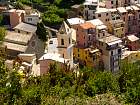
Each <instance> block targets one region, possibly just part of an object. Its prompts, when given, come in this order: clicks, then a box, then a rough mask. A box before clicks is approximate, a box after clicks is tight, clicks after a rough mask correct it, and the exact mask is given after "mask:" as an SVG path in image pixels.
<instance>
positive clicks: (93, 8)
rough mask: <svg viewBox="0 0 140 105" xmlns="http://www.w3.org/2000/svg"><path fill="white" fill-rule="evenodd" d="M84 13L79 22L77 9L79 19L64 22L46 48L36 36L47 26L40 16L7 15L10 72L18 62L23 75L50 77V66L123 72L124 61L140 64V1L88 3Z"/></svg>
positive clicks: (22, 12)
mask: <svg viewBox="0 0 140 105" xmlns="http://www.w3.org/2000/svg"><path fill="white" fill-rule="evenodd" d="M76 7H78V8H79V6H77V5H76ZM83 7H84V8H83V12H82V13H83V16H82V17H78V15H79V13H78V10H76V9H74V11H76V12H75V15H76V14H77V17H71V18H69V19H67V20H65V21H63V23H62V25H61V27H60V29H59V30H58V32H56V36H54V37H52V38H50V39H49V40H48V41H47V42H46V44H44V42H42V41H41V40H40V39H38V36H37V35H36V30H37V23H38V22H40V20H41V19H40V14H39V13H38V12H37V11H33V10H32V9H31V10H29V9H27V10H16V9H10V10H4V11H2V14H3V17H4V20H5V21H4V22H5V25H6V27H7V32H6V36H5V40H4V42H3V45H2V47H3V46H4V49H5V53H6V55H7V58H6V64H7V65H8V67H12V66H13V64H14V63H15V61H16V62H19V63H20V69H21V70H22V71H26V72H28V73H30V74H33V75H43V74H45V73H47V72H49V67H50V64H52V63H54V62H57V64H58V65H59V66H60V67H63V66H65V65H67V67H69V69H77V67H79V66H80V67H84V66H86V67H90V68H93V69H102V70H109V71H112V72H117V71H118V70H119V69H120V63H121V60H127V61H129V62H135V61H138V60H140V51H139V49H140V39H139V38H140V4H139V1H137V0H106V1H103V2H99V0H86V1H85V2H84V3H83ZM80 12H81V11H80ZM0 50H1V49H0Z"/></svg>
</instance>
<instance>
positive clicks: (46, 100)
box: [0, 61, 140, 105]
mask: <svg viewBox="0 0 140 105" xmlns="http://www.w3.org/2000/svg"><path fill="white" fill-rule="evenodd" d="M139 67H140V66H139V62H138V63H135V64H130V63H126V62H125V63H123V66H122V67H121V72H120V73H119V74H117V75H116V74H112V73H111V72H98V71H94V70H92V69H89V68H84V69H83V70H80V71H79V73H78V75H77V73H76V72H72V71H70V70H69V69H68V68H67V67H66V66H62V67H61V68H60V67H59V66H57V65H56V64H51V65H50V67H49V73H48V74H46V75H43V76H39V77H29V78H27V79H26V80H25V81H24V82H22V81H21V77H20V75H19V74H18V72H17V71H16V70H12V71H8V69H7V68H6V67H5V65H4V62H3V61H1V62H0V104H10V105H13V104H20V105H48V104H68V105H74V104H77V105H81V104H85V105H91V104H101V105H102V104H109V105H121V104H122V103H123V104H124V102H125V103H133V104H136V105H138V104H139V102H140V78H139V76H140V71H139ZM122 100H123V101H122Z"/></svg>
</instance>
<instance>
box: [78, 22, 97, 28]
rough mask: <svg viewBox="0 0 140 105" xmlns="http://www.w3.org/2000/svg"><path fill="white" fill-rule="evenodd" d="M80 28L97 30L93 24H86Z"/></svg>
mask: <svg viewBox="0 0 140 105" xmlns="http://www.w3.org/2000/svg"><path fill="white" fill-rule="evenodd" d="M80 27H82V28H83V29H90V28H95V26H94V25H93V24H92V23H90V22H86V23H83V24H80Z"/></svg>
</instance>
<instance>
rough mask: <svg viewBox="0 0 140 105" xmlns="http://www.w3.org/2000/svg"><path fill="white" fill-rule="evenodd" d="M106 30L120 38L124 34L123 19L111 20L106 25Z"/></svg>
mask: <svg viewBox="0 0 140 105" xmlns="http://www.w3.org/2000/svg"><path fill="white" fill-rule="evenodd" d="M108 31H109V33H110V34H113V35H115V36H116V37H119V38H122V37H124V35H125V30H124V21H123V20H120V19H118V20H111V21H110V22H109V25H108Z"/></svg>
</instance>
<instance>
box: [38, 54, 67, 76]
mask: <svg viewBox="0 0 140 105" xmlns="http://www.w3.org/2000/svg"><path fill="white" fill-rule="evenodd" d="M55 62H57V65H58V66H59V67H63V66H64V63H65V62H66V60H65V59H64V58H61V57H60V54H58V53H47V54H45V55H43V56H42V57H41V58H40V59H39V64H40V75H43V74H46V73H48V72H49V69H50V65H51V64H54V63H55Z"/></svg>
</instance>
